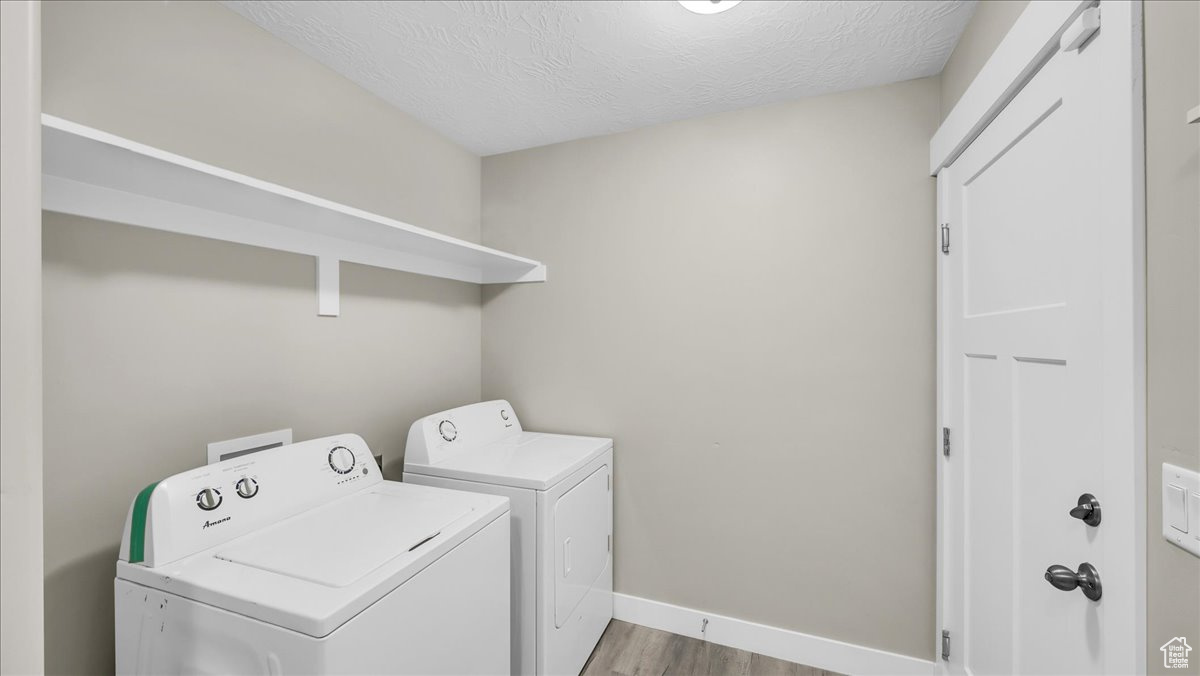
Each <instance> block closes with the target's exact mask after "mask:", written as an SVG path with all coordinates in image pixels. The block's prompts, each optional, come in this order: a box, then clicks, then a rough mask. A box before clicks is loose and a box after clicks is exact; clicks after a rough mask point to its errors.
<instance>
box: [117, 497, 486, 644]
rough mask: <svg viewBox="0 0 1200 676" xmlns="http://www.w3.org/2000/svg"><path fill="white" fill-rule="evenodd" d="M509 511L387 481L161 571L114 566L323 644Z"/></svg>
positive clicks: (132, 577) (124, 574)
mask: <svg viewBox="0 0 1200 676" xmlns="http://www.w3.org/2000/svg"><path fill="white" fill-rule="evenodd" d="M506 512H508V498H504V497H500V496H495V495H484V494H482V493H467V492H463V491H451V490H446V489H444V488H433V487H429V486H418V485H416V484H402V483H397V482H392V481H383V482H380V483H378V484H376V485H375V486H371V487H367V488H365V489H363V490H362V491H360V492H358V493H355V494H353V495H349V496H346V497H344V498H341V499H339V500H336V501H334V502H331V503H328V504H325V505H323V506H320V507H317V508H315V509H311V510H308V511H305V512H302V513H300V514H298V515H296V516H294V517H292V518H290V519H286V520H284V521H280V522H278V523H276V524H275V525H273V526H269V527H267V528H262V529H259V530H256V531H253V532H251V533H249V534H247V535H244V536H242V537H239V538H236V539H234V540H231V541H229V542H227V543H225V544H222V545H219V546H216V547H212V548H210V549H207V550H204V551H202V552H198V553H196V554H193V555H191V556H189V557H186V558H184V559H180V560H178V561H173V562H171V563H169V564H165V565H163V566H159V567H156V568H147V567H145V566H142V565H139V564H130V563H128V562H125V561H118V562H117V577H119V578H122V579H126V580H129V581H131V582H135V583H137V584H140V585H144V586H147V587H152V588H155V589H159V590H162V591H165V592H169V593H172V594H176V595H178V596H182V597H184V598H188V599H191V600H193V601H198V602H200V603H206V604H208V605H211V606H215V607H217V608H223V609H225V610H228V611H230V612H234V613H238V614H240V615H245V616H247V617H252V618H254V619H257V620H261V621H263V622H265V623H267V624H271V625H275V626H278V627H285V628H287V629H292V630H294V631H297V632H300V633H303V634H307V635H309V636H313V637H316V638H320V637H323V636H327V635H329V634H330V633H331V632H333V631H334V630H335V629H337V628H338V627H340V626H342V625H343V624H344V623H345V622H346V621H348V620H349V619H350V618H352V617H354V616H355V615H357V614H358V613H360V612H362V611H363V610H365V609H366V608H368V607H369V606H370V605H371V604H373V603H375V602H376V601H378V600H379V599H381V598H383V597H384V596H386V595H387V594H389V593H390V592H392V591H393V590H395V589H396V588H397V587H399V586H401V585H403V584H404V583H405V582H407V581H408V580H409V579H410V578H412V577H413V576H414V575H417V574H418V573H420V572H421V571H422V570H424V569H425V568H426V567H427V566H430V565H437V564H436V562H437V560H438V559H440V558H441V557H442V556H444V555H445V554H447V553H449V552H450V551H452V550H453V549H455V548H456V547H458V546H459V545H460V544H462V543H463V542H465V541H466V540H467V539H468V538H471V537H472V536H474V535H475V534H476V533H478V532H479V531H480V530H482V529H484V528H486V527H487V526H488V525H489V524H491V523H493V522H495V521H496V519H497V518H499V517H501V516H503V515H504V514H505V513H506ZM222 525H223V524H222ZM214 527H219V526H214ZM435 533H437V535H436V537H433V538H432V539H428V538H429V536H430V535H433V534H435ZM418 545H419V546H418Z"/></svg>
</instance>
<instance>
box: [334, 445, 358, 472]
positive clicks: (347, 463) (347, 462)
mask: <svg viewBox="0 0 1200 676" xmlns="http://www.w3.org/2000/svg"><path fill="white" fill-rule="evenodd" d="M329 467H330V469H332V470H333V471H335V472H337V473H338V474H349V473H350V470H352V469H354V452H353V451H351V450H350V449H348V448H346V447H345V446H334V447H333V448H331V449H330V450H329Z"/></svg>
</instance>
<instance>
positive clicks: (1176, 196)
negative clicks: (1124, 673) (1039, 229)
mask: <svg viewBox="0 0 1200 676" xmlns="http://www.w3.org/2000/svg"><path fill="white" fill-rule="evenodd" d="M1145 10H1146V14H1145V30H1146V43H1145V44H1146V270H1147V275H1146V285H1147V299H1146V315H1147V316H1146V328H1147V337H1146V353H1147V364H1146V385H1147V401H1146V423H1147V424H1146V430H1147V444H1146V450H1147V467H1146V476H1147V479H1148V482H1147V483H1148V486H1147V490H1146V502H1147V510H1146V513H1147V515H1148V517H1149V518H1148V520H1147V524H1146V538H1147V546H1146V551H1147V574H1146V577H1147V580H1148V587H1149V588H1148V589H1147V613H1146V615H1147V627H1146V644H1147V645H1146V666H1147V670H1148V671H1150V672H1151V673H1170V671H1169V670H1166V669H1164V668H1163V662H1162V653H1161V652H1159V647H1160V646H1162V644H1164V643H1166V642H1167V641H1169V640H1170V639H1171V638H1173V637H1175V636H1189V637H1190V636H1198V637H1200V559H1198V558H1196V557H1194V556H1192V555H1191V554H1188V553H1187V552H1185V551H1183V550H1182V549H1179V548H1178V547H1175V546H1174V545H1171V544H1170V543H1168V542H1167V541H1166V540H1164V539H1163V537H1162V494H1161V491H1162V463H1164V462H1169V463H1171V464H1174V465H1180V466H1182V467H1188V468H1191V469H1194V470H1200V231H1198V228H1200V125H1195V124H1193V125H1188V124H1184V113H1185V112H1186V111H1188V110H1190V109H1191V108H1193V107H1195V106H1196V105H1197V104H1200V3H1196V2H1174V1H1169V2H1162V1H1155V2H1147V3H1146V4H1145ZM1197 641H1200V639H1197ZM1192 645H1193V646H1195V645H1196V641H1192ZM1196 655H1197V653H1193V659H1194V660H1196V661H1200V657H1196ZM1194 665H1195V662H1193V667H1192V669H1195V668H1196V667H1195V666H1194Z"/></svg>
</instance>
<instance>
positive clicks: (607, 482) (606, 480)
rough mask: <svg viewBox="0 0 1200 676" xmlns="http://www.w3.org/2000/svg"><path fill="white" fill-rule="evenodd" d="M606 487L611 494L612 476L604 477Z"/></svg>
mask: <svg viewBox="0 0 1200 676" xmlns="http://www.w3.org/2000/svg"><path fill="white" fill-rule="evenodd" d="M604 487H605V488H606V489H608V490H609V491H610V492H611V491H612V475H611V474H609V475H607V476H605V477H604Z"/></svg>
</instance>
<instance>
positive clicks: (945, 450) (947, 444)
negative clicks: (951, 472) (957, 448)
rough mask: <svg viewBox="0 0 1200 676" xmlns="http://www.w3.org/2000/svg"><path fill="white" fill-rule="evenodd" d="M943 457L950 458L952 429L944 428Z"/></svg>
mask: <svg viewBox="0 0 1200 676" xmlns="http://www.w3.org/2000/svg"><path fill="white" fill-rule="evenodd" d="M942 455H944V456H946V457H947V458H949V457H950V428H949V427H943V428H942Z"/></svg>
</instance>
